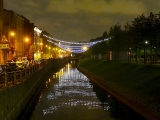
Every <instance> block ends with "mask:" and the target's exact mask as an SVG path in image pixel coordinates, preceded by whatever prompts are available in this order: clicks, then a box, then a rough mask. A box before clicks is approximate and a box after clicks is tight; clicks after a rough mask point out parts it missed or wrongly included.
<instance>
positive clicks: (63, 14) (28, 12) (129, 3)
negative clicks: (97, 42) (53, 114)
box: [4, 0, 160, 42]
mask: <svg viewBox="0 0 160 120" xmlns="http://www.w3.org/2000/svg"><path fill="white" fill-rule="evenodd" d="M4 8H5V9H7V10H13V11H14V12H16V13H17V14H20V15H23V16H25V17H26V18H28V19H29V20H30V22H31V23H34V25H35V26H37V27H38V28H40V29H42V30H45V31H47V32H48V33H50V34H51V35H53V36H54V38H56V39H59V40H63V41H71V42H78V41H89V40H90V39H94V38H96V37H100V36H102V34H103V32H104V31H107V32H108V31H109V28H110V27H111V26H113V25H115V24H117V23H119V24H120V25H122V26H123V25H124V24H125V23H126V22H127V21H128V22H130V21H132V20H134V18H136V17H137V16H139V15H142V14H144V15H145V16H148V15H149V14H150V12H153V13H155V14H157V13H159V12H160V0H4Z"/></svg>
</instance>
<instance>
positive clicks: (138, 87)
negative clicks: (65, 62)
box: [79, 58, 160, 120]
mask: <svg viewBox="0 0 160 120" xmlns="http://www.w3.org/2000/svg"><path fill="white" fill-rule="evenodd" d="M79 69H81V70H82V69H83V70H82V71H83V72H85V73H87V75H88V76H89V77H90V78H91V79H92V80H94V82H96V83H97V84H99V85H100V86H101V87H103V88H104V89H106V90H107V91H108V92H110V93H111V94H113V95H114V96H115V97H117V98H118V99H119V100H120V101H122V102H123V103H125V104H126V105H128V106H130V107H131V108H132V109H134V110H135V111H137V112H139V113H140V114H142V115H143V116H144V117H146V118H147V119H154V120H155V119H157V120H158V119H159V118H160V102H159V101H160V97H159V95H160V81H159V77H160V66H159V65H143V64H136V63H127V62H115V61H105V60H97V59H89V58H86V59H83V60H80V62H79Z"/></svg>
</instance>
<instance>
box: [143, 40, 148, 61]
mask: <svg viewBox="0 0 160 120" xmlns="http://www.w3.org/2000/svg"><path fill="white" fill-rule="evenodd" d="M147 44H148V41H145V44H144V64H145V63H146V45H147Z"/></svg>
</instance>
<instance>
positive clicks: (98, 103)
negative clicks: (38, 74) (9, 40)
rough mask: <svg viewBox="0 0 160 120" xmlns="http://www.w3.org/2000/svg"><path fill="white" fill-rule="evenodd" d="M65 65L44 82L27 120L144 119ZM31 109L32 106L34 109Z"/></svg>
mask: <svg viewBox="0 0 160 120" xmlns="http://www.w3.org/2000/svg"><path fill="white" fill-rule="evenodd" d="M74 65H75V64H74V62H73V63H72V62H71V63H68V64H67V65H66V66H64V67H63V68H61V69H60V70H59V71H57V72H53V73H51V74H50V75H49V76H50V77H49V78H48V79H46V80H45V82H44V85H43V89H41V91H40V92H39V93H40V94H38V99H36V100H37V101H35V103H34V105H33V103H31V104H30V105H29V106H28V107H29V108H31V107H30V106H32V109H29V110H30V111H29V115H28V113H27V117H28V118H27V117H25V118H26V120H29V119H30V120H53V119H54V120H146V119H145V118H143V117H142V116H141V115H139V114H138V113H136V112H134V111H133V110H131V109H130V108H129V107H127V106H125V105H123V104H122V103H120V102H119V101H117V100H116V99H114V97H113V96H111V95H110V94H108V93H107V92H106V91H104V90H103V89H101V88H99V87H98V86H97V85H95V84H94V83H92V82H91V81H90V80H89V79H88V78H87V77H86V76H85V75H83V74H82V73H81V72H79V71H78V70H77V69H76V67H75V66H74ZM33 106H34V107H33ZM23 120H24V117H23Z"/></svg>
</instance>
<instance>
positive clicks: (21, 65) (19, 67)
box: [16, 61, 24, 70]
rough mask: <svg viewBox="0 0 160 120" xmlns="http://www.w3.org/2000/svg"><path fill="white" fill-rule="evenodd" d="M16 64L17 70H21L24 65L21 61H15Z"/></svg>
mask: <svg viewBox="0 0 160 120" xmlns="http://www.w3.org/2000/svg"><path fill="white" fill-rule="evenodd" d="M16 65H17V67H18V70H23V69H24V65H23V63H22V61H17V62H16Z"/></svg>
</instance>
